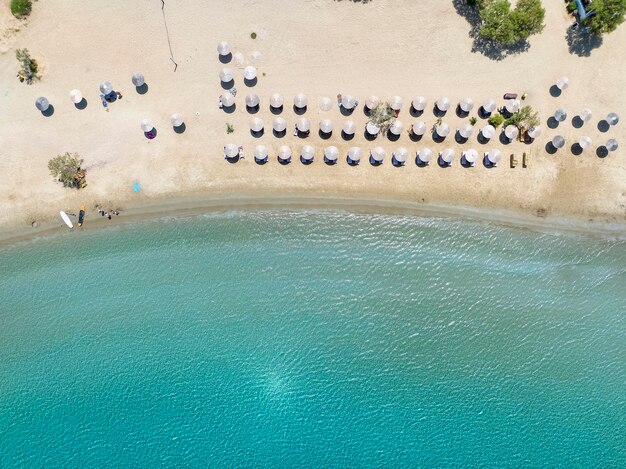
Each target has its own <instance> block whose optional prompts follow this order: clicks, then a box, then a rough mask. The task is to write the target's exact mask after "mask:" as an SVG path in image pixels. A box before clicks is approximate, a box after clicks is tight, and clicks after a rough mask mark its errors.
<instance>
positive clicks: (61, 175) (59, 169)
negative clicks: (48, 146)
mask: <svg viewBox="0 0 626 469" xmlns="http://www.w3.org/2000/svg"><path fill="white" fill-rule="evenodd" d="M81 163H82V160H81V159H80V158H79V156H78V154H77V153H74V154H71V153H65V154H63V155H58V156H56V157H54V158H52V159H51V160H50V161H48V169H49V170H50V174H52V177H54V178H55V179H58V180H59V181H60V182H62V183H63V187H77V188H80V187H83V183H84V178H85V172H84V171H83V170H81V169H80V165H81Z"/></svg>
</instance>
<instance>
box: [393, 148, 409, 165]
mask: <svg viewBox="0 0 626 469" xmlns="http://www.w3.org/2000/svg"><path fill="white" fill-rule="evenodd" d="M407 156H409V150H407V149H406V148H404V147H400V148H398V149H397V150H396V151H394V152H393V157H394V158H395V160H396V161H397V162H398V163H400V164H404V163H405V162H406V158H407Z"/></svg>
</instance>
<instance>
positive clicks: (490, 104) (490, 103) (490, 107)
mask: <svg viewBox="0 0 626 469" xmlns="http://www.w3.org/2000/svg"><path fill="white" fill-rule="evenodd" d="M495 109H496V100H495V99H493V98H489V99H485V100H484V101H483V110H484V111H485V112H493V111H495Z"/></svg>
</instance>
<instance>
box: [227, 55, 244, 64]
mask: <svg viewBox="0 0 626 469" xmlns="http://www.w3.org/2000/svg"><path fill="white" fill-rule="evenodd" d="M226 55H228V54H226ZM233 60H234V61H235V63H236V64H237V66H238V67H241V66H242V65H243V63H244V62H245V61H246V58H245V57H244V56H243V54H242V53H241V52H235V53H234V54H233Z"/></svg>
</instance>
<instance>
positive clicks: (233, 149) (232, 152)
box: [224, 143, 239, 158]
mask: <svg viewBox="0 0 626 469" xmlns="http://www.w3.org/2000/svg"><path fill="white" fill-rule="evenodd" d="M238 154H239V147H238V146H237V145H235V144H234V143H229V144H228V145H226V146H225V147H224V157H225V158H234V157H235V156H237V155H238Z"/></svg>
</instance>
